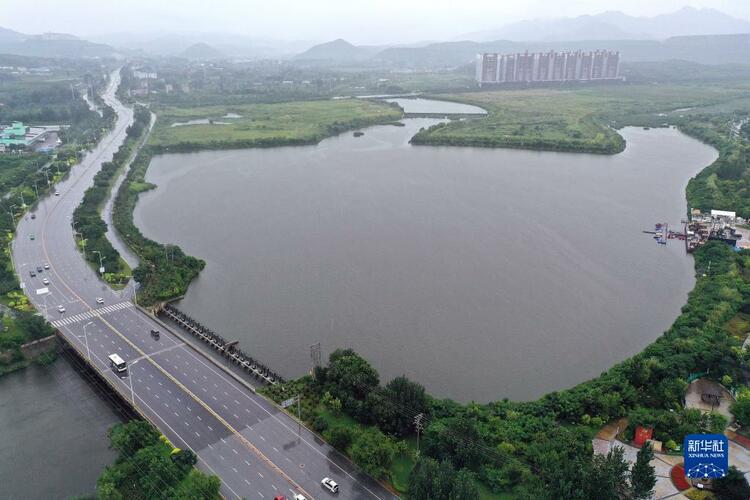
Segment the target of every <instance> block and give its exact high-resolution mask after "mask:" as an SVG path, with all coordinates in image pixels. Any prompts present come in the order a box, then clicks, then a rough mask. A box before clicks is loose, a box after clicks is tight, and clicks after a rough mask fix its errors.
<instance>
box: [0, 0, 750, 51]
mask: <svg viewBox="0 0 750 500" xmlns="http://www.w3.org/2000/svg"><path fill="white" fill-rule="evenodd" d="M170 5H171V6H170ZM685 5H691V6H693V7H712V8H715V9H718V10H721V11H723V12H726V13H728V14H731V15H733V16H736V17H740V18H744V19H750V0H453V1H451V0H99V1H95V0H33V1H32V2H30V3H24V2H21V3H18V2H13V1H12V0H0V26H2V27H5V28H10V29H14V30H17V31H21V32H24V33H41V32H47V31H53V32H63V33H73V34H76V35H81V36H86V35H98V34H104V33H120V32H135V33H167V32H215V31H223V32H225V33H234V34H242V35H250V36H257V37H259V38H274V39H282V40H313V41H322V40H331V39H333V38H345V39H347V40H349V41H351V42H353V43H358V44H365V43H385V42H390V43H393V42H414V41H419V40H439V39H441V40H446V39H451V38H453V37H455V36H458V35H460V34H461V33H466V32H472V31H478V30H485V29H492V28H497V27H499V26H502V25H504V24H508V23H511V22H514V21H519V20H522V19H533V18H540V17H560V16H576V15H581V14H596V13H599V12H602V11H605V10H620V11H623V12H625V13H627V14H631V15H646V16H652V15H655V14H661V13H665V12H671V11H674V10H677V9H679V8H681V7H683V6H685Z"/></svg>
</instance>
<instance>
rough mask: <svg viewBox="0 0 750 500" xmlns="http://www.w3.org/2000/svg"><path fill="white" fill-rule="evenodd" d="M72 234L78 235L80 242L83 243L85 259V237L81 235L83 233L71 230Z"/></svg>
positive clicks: (84, 256)
mask: <svg viewBox="0 0 750 500" xmlns="http://www.w3.org/2000/svg"><path fill="white" fill-rule="evenodd" d="M74 227H75V226H74ZM73 234H77V235H78V236H80V238H81V244H82V245H83V258H84V259H86V239H85V238H84V237H83V233H80V232H78V231H73Z"/></svg>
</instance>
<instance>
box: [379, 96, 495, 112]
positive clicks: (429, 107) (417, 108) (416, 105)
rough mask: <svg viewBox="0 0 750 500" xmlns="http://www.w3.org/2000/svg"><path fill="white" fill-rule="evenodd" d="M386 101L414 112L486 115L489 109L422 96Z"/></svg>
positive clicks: (406, 110) (405, 110)
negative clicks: (423, 97)
mask: <svg viewBox="0 0 750 500" xmlns="http://www.w3.org/2000/svg"><path fill="white" fill-rule="evenodd" d="M383 100H384V101H386V102H395V103H396V104H398V105H399V106H401V108H402V109H403V110H404V112H405V113H414V114H429V113H437V114H443V113H445V114H447V115H453V114H461V115H486V114H487V111H485V110H484V109H482V108H480V107H479V106H472V105H471V104H464V103H461V102H449V101H435V100H433V99H422V98H416V99H411V98H408V99H407V98H398V99H383Z"/></svg>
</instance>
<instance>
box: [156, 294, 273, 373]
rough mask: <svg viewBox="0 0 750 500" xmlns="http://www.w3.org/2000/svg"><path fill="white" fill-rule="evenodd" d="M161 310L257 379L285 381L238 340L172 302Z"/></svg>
mask: <svg viewBox="0 0 750 500" xmlns="http://www.w3.org/2000/svg"><path fill="white" fill-rule="evenodd" d="M160 312H161V313H163V314H165V315H166V316H167V317H169V319H171V320H172V321H174V322H175V323H176V324H177V325H178V326H179V327H180V328H182V329H183V330H185V331H187V332H189V333H191V334H193V335H194V336H195V337H197V338H199V339H200V340H201V341H203V342H204V343H205V344H207V345H208V346H209V347H211V348H212V349H214V350H215V351H217V352H218V353H219V354H221V355H222V356H224V357H225V358H227V359H228V360H229V361H231V362H232V363H234V364H236V365H237V366H239V367H240V368H242V369H243V370H244V371H245V372H247V373H249V374H250V375H253V376H254V377H255V378H256V379H258V380H260V381H262V382H265V383H266V384H270V385H275V384H278V383H282V384H283V383H284V379H283V378H282V377H281V376H280V375H279V374H278V373H276V372H274V371H272V370H271V369H269V368H268V367H266V366H265V365H263V364H262V363H260V362H259V361H258V360H256V359H253V358H252V357H251V356H249V355H247V354H245V353H244V352H243V351H242V349H240V348H239V347H237V342H238V341H236V340H235V341H233V342H230V341H227V340H226V339H225V338H224V337H222V336H221V335H219V334H218V333H216V332H214V331H213V330H211V329H210V328H208V327H206V326H204V325H202V324H200V323H199V322H198V321H196V320H194V319H193V318H191V317H190V316H188V315H187V314H185V313H184V312H182V311H180V310H179V309H177V308H176V307H174V306H172V305H170V304H165V305H164V307H163V308H162V309H161V311H160Z"/></svg>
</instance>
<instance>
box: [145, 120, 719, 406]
mask: <svg viewBox="0 0 750 500" xmlns="http://www.w3.org/2000/svg"><path fill="white" fill-rule="evenodd" d="M674 134H676V135H681V134H678V133H677V131H675V132H674ZM628 137H630V136H628ZM682 138H683V139H682V140H684V141H688V142H692V141H694V139H693V138H692V137H690V138H688V136H682ZM650 142H653V140H652V141H650ZM697 142H698V141H696V143H697ZM678 149H679V148H678ZM711 151H713V149H711ZM714 154H715V155H717V154H718V152H714ZM566 155H567V153H566ZM175 158H178V159H177V160H172V161H173V162H176V163H175V166H178V165H179V164H180V162H181V160H179V156H177V157H175ZM212 158H213V156H212ZM571 158H572V157H571ZM590 158H594V157H590ZM701 158H702V160H703V161H700V162H694V164H692V165H691V170H690V174H691V175H694V174H696V173H697V172H699V171H701V170H702V169H703V168H705V164H708V163H710V162H711V161H712V160H713V158H715V156H711V155H709V156H702V157H701ZM570 161H575V160H572V159H571V160H570ZM589 161H599V160H596V159H595V158H594V159H592V160H589ZM671 177H679V184H677V185H676V186H675V187H674V189H671V190H670V193H675V192H676V194H677V195H678V196H679V198H674V195H673V196H672V197H671V198H670V199H674V200H675V201H674V202H673V203H671V204H670V206H671V207H672V208H673V209H672V210H671V211H670V212H669V213H670V216H671V218H673V219H674V218H677V219H679V217H680V216H681V215H682V213H683V208H682V207H683V205H684V204H685V203H686V200H685V191H684V185H685V184H686V182H687V179H686V178H685V177H686V176H685V177H683V176H681V175H680V174H679V173H677V174H676V175H672V176H671ZM149 182H156V183H159V184H161V183H162V182H163V180H158V179H151V178H149ZM170 207H171V208H170V210H173V209H175V206H173V205H171V206H170ZM148 234H149V237H150V238H153V239H157V240H158V239H159V238H160V237H159V235H158V233H154V232H148ZM169 234H172V239H171V241H178V242H180V243H178V244H179V245H184V244H186V242H185V241H184V240H181V239H177V238H176V237H175V235H174V232H172V233H169ZM162 238H163V236H162ZM191 248H192V251H191V252H190V253H193V254H194V255H200V256H202V258H206V257H203V256H206V255H208V257H207V260H211V259H214V258H216V257H215V256H212V255H213V254H205V253H201V252H200V251H199V250H197V248H196V247H194V246H193V247H191ZM679 260H680V261H682V260H683V259H682V258H680V259H679ZM679 268H680V269H681V270H683V271H684V276H685V277H686V278H685V279H684V280H682V281H684V282H686V283H685V286H684V287H680V289H679V293H678V294H676V295H675V296H674V300H671V299H670V302H669V304H670V307H669V313H667V314H665V315H664V317H662V318H661V319H660V320H659V322H658V325H655V327H654V328H650V329H649V332H650V333H649V334H648V335H644V336H639V338H640V339H641V340H640V341H638V342H637V343H635V344H632V348H628V349H627V350H625V351H621V352H620V353H619V356H618V355H615V354H612V355H611V356H610V355H608V356H606V357H605V361H604V362H603V363H601V364H597V365H596V366H597V367H600V368H597V369H596V370H593V371H591V370H589V371H588V373H583V374H582V376H580V377H578V376H573V377H571V379H570V380H569V383H568V384H565V385H561V386H558V385H552V386H548V387H547V389H543V388H542V389H543V390H541V392H536V391H534V393H533V395H527V396H526V397H519V396H518V395H517V394H516V395H514V396H511V397H512V398H513V399H514V400H518V401H529V400H534V399H537V398H538V397H542V396H543V395H544V394H547V393H548V392H550V391H558V390H565V389H568V388H571V387H574V386H575V385H577V384H579V383H582V382H585V381H586V380H589V379H590V377H595V376H596V375H597V374H598V373H599V371H600V370H607V369H609V368H610V367H612V366H613V365H614V364H616V363H619V362H622V361H623V360H624V359H626V358H627V357H630V356H633V355H635V354H637V353H639V352H641V351H642V350H643V349H645V348H646V347H647V346H648V345H650V344H651V343H652V342H654V341H655V340H656V339H657V338H658V336H659V335H661V333H662V332H664V331H665V330H666V329H668V328H669V327H670V326H671V325H672V324H673V322H674V320H675V318H676V317H677V316H678V315H679V308H680V307H682V306H684V305H685V303H686V302H687V297H688V294H689V293H690V292H691V290H693V289H694V286H695V284H694V282H693V280H692V276H693V275H694V268H695V266H694V263H693V262H692V261H689V260H688V259H686V261H685V262H684V264H680V265H679ZM688 277H689V278H690V281H689V283H688V282H687V281H688V280H687V278H688ZM199 288H200V287H199ZM201 290H203V289H202V288H201ZM193 297H194V299H193V300H196V301H197V300H199V299H198V298H197V296H193ZM673 304H679V305H677V306H676V307H673ZM186 312H189V310H186ZM193 312H196V311H195V310H193ZM198 318H199V319H201V318H204V319H203V321H209V324H211V323H210V318H211V316H210V315H208V316H205V315H199V316H198ZM205 318H209V319H205ZM215 319H216V318H214V320H215ZM213 324H221V323H216V322H214V323H213ZM350 345H352V344H343V343H341V341H339V342H336V343H335V345H332V346H331V349H333V348H334V347H336V346H350ZM272 358H273V356H272ZM274 363H276V362H274ZM272 366H273V364H272ZM381 366H382V367H383V369H385V370H386V371H387V372H388V373H393V372H392V370H390V369H386V365H381ZM415 373H416V372H415ZM572 373H573V372H572ZM297 375H298V373H285V376H297ZM410 376H413V377H414V378H415V379H417V380H419V379H420V378H419V377H418V375H414V374H412V375H410ZM425 381H426V382H428V383H429V386H432V387H437V386H435V380H430V379H429V378H425ZM484 392H485V393H486V392H487V391H484ZM510 393H514V391H513V390H510ZM442 394H447V395H450V393H446V392H445V391H442ZM501 394H508V392H506V391H502V393H501ZM440 397H444V396H440ZM472 397H475V398H478V399H477V400H478V401H481V402H483V403H485V402H489V401H495V400H498V399H500V397H501V395H498V392H495V393H494V395H492V394H484V393H482V394H477V395H476V396H472Z"/></svg>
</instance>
